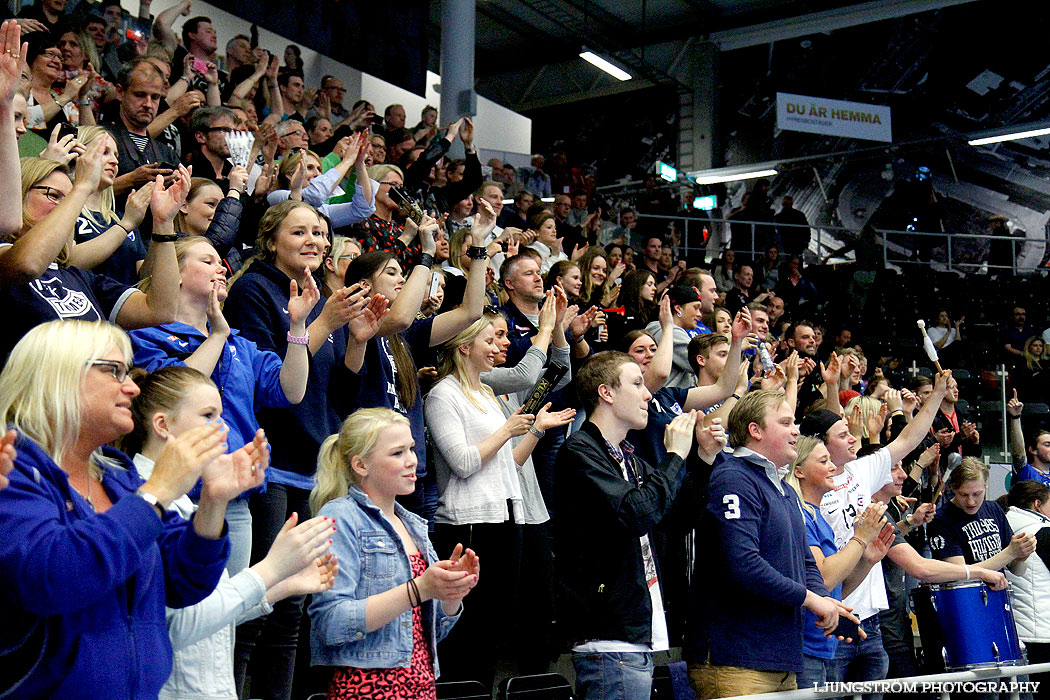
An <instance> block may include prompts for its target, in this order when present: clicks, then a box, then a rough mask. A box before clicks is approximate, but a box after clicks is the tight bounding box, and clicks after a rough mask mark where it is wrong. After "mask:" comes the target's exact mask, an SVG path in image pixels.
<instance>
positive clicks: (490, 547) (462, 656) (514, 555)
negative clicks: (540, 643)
mask: <svg viewBox="0 0 1050 700" xmlns="http://www.w3.org/2000/svg"><path fill="white" fill-rule="evenodd" d="M521 529H522V526H521V525H516V524H515V523H514V522H512V521H507V522H502V523H474V524H471V525H446V524H442V523H437V524H435V525H434V537H433V539H434V549H436V550H437V555H438V557H439V558H441V559H447V558H448V557H449V555H451V554H452V550H453V549H454V548H455V546H456V544H462V545H463V547H464V549H466V548H470V549H473V550H474V552H475V553H476V554H477V555H478V557H479V559H480V560H481V576H480V578H479V579H478V585H477V586H475V587H474V590H472V591H471V592H470V594H469V595H468V596H467V597H466V599H465V600H464V603H463V604H464V610H463V616H462V617H461V618H460V619H459V622H457V623H456V626H455V627H453V628H452V631H451V632H449V634H448V636H447V637H445V639H444V641H442V642H441V643H440V644H439V645H438V659H439V661H440V663H441V679H442V680H448V681H461V680H477V681H481V682H482V683H484V684H485V685H486V686H487V687H491V686H492V683H493V681H494V680H495V675H496V659H497V658H498V657H499V656H500V655H505V654H501V652H503V651H504V650H505V647H506V645H507V642H508V641H509V639H510V638H511V637H512V635H510V634H508V632H509V631H510V630H511V629H512V628H513V626H514V620H515V618H516V617H517V614H516V611H515V610H514V608H515V603H516V601H517V598H518V595H517V593H518V581H519V575H520V573H521V541H522V532H521Z"/></svg>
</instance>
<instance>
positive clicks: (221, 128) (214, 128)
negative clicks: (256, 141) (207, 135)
mask: <svg viewBox="0 0 1050 700" xmlns="http://www.w3.org/2000/svg"><path fill="white" fill-rule="evenodd" d="M208 131H221V132H222V133H224V134H232V133H233V132H235V131H237V130H236V129H234V128H233V127H232V126H210V127H208Z"/></svg>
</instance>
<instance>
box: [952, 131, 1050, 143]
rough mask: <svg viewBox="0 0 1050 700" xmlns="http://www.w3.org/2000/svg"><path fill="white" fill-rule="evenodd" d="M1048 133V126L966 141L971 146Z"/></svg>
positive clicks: (1049, 132)
mask: <svg viewBox="0 0 1050 700" xmlns="http://www.w3.org/2000/svg"><path fill="white" fill-rule="evenodd" d="M1046 134H1050V127H1047V128H1043V129H1031V130H1030V131H1015V132H1013V133H1009V134H1001V135H999V136H986V137H985V138H980V139H974V140H972V141H967V143H968V144H970V145H971V146H985V145H987V144H989V143H999V142H1001V141H1016V140H1017V139H1028V138H1032V137H1033V136H1044V135H1046Z"/></svg>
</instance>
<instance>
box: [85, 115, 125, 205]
mask: <svg viewBox="0 0 1050 700" xmlns="http://www.w3.org/2000/svg"><path fill="white" fill-rule="evenodd" d="M101 136H105V137H107V138H110V139H112V138H113V137H112V136H111V135H110V133H109V132H108V131H106V130H105V129H104V128H103V127H101V126H82V127H80V128H78V129H77V140H78V141H80V143H82V144H84V145H85V146H90V145H91V144H92V143H93V142H94V141H95V139H97V138H99V137H101ZM113 147H114V149H115V148H116V140H115V139H114V145H113ZM99 194H100V197H99V207H100V208H99V209H96V210H92V209H91V208H90V207H88V205H87V204H85V205H84V208H83V209H81V210H80V213H81V215H82V216H85V217H87V218H89V219H94V218H95V217H94V215H95V214H101V215H102V221H103V223H107V224H115V223H117V222H118V221H120V217H119V216H117V208H116V207H117V198H116V195H114V194H113V186H112V185H110V186H109V187H107V188H106V189H104V190H103V191H102V192H100V193H99Z"/></svg>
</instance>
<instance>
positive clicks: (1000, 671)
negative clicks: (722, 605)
mask: <svg viewBox="0 0 1050 700" xmlns="http://www.w3.org/2000/svg"><path fill="white" fill-rule="evenodd" d="M1035 673H1050V663H1047V664H1029V665H1027V666H999V667H997V668H988V669H978V670H976V671H957V672H953V673H938V674H935V675H930V676H909V677H908V678H891V679H887V680H884V681H857V682H853V683H840V684H830V685H829V686H828V689H826V690H825V689H815V688H808V689H805V690H787V691H781V692H778V693H763V694H761V695H737V696H735V698H734V700H820V699H821V698H853V700H861V699H862V697H863V695H864V694H868V693H887V692H893V693H901V692H907V693H913V692H917V693H924V694H926V695H935V694H936V695H939V696H940V697H941V699H942V700H948V698H950V697H951V690H943V688H944V687H945V685H946V684H947V685H948V686H949V688H952V689H954V687H955V686H957V685H958V686H960V687H959V690H958V691H957V692H961V693H966V692H968V693H973V692H974V688H973V687H971V688H970V689H969V690H967V688H966V684H968V683H969V684H972V683H982V682H985V683H986V682H988V681H992V680H994V679H996V678H1016V677H1017V676H1024V675H1029V674H1035ZM1017 687H1018V686H1014V688H1017ZM912 688H915V690H912ZM996 695H998V693H996ZM1009 696H1010V700H1020V697H1021V693H1020V690H1019V689H1015V690H1011V691H1009Z"/></svg>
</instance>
